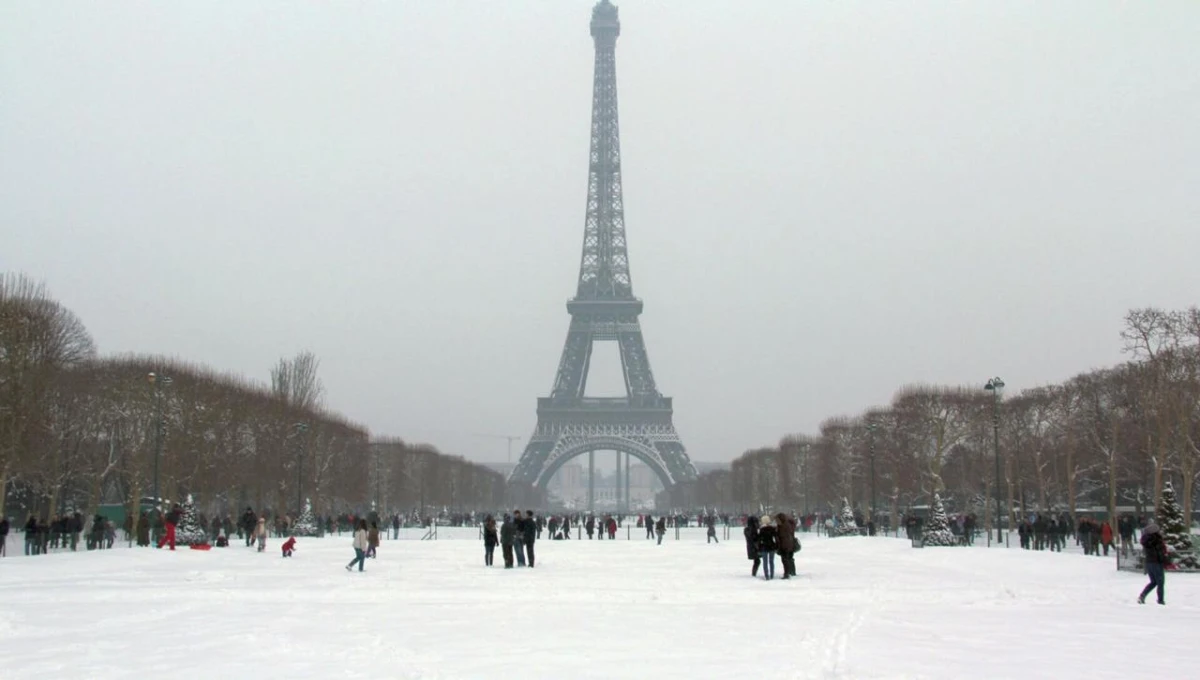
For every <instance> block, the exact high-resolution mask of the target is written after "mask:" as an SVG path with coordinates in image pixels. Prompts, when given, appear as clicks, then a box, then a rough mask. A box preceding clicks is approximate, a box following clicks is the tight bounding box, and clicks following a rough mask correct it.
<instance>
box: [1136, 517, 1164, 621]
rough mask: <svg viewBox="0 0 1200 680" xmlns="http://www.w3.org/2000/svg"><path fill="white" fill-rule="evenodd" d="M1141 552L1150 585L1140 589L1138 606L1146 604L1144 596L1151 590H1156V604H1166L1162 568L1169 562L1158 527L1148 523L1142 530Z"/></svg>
mask: <svg viewBox="0 0 1200 680" xmlns="http://www.w3.org/2000/svg"><path fill="white" fill-rule="evenodd" d="M1142 551H1143V552H1144V553H1145V555H1146V575H1147V576H1149V577H1150V583H1147V584H1146V587H1145V588H1143V589H1142V594H1141V595H1139V596H1138V604H1146V596H1147V595H1149V594H1150V591H1151V590H1157V591H1158V593H1157V595H1158V603H1159V604H1166V602H1165V601H1164V598H1163V590H1164V589H1165V588H1166V576H1165V574H1164V573H1163V568H1164V567H1165V566H1166V565H1167V562H1168V561H1169V559H1168V557H1167V544H1166V543H1165V542H1164V541H1163V536H1162V531H1160V530H1159V528H1158V525H1157V524H1155V523H1154V522H1150V523H1149V524H1147V525H1146V528H1145V529H1142Z"/></svg>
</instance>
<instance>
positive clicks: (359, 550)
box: [346, 519, 367, 571]
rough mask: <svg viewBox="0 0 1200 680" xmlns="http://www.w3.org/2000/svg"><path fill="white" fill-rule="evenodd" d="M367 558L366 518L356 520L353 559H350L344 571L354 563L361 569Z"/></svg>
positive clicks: (351, 567) (350, 568) (349, 568)
mask: <svg viewBox="0 0 1200 680" xmlns="http://www.w3.org/2000/svg"><path fill="white" fill-rule="evenodd" d="M366 558H367V520H365V519H360V520H358V526H357V527H355V529H354V559H352V560H350V564H347V565H346V571H350V570H352V569H353V568H354V563H355V562H357V563H358V570H359V571H362V570H363V564H364V563H365V562H366Z"/></svg>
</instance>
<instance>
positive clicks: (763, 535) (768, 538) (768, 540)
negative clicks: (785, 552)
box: [758, 515, 779, 581]
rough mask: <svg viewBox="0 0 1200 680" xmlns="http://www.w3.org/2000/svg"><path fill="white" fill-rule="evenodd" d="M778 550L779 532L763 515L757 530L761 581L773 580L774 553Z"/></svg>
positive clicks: (769, 518) (767, 517) (766, 516)
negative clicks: (761, 571)
mask: <svg viewBox="0 0 1200 680" xmlns="http://www.w3.org/2000/svg"><path fill="white" fill-rule="evenodd" d="M776 550H779V532H778V531H777V530H776V529H775V527H774V525H773V524H772V522H771V516H770V515H763V517H762V526H761V527H759V529H758V552H760V553H761V554H762V556H761V559H762V568H763V579H764V580H767V581H770V580H771V579H773V578H775V551H776Z"/></svg>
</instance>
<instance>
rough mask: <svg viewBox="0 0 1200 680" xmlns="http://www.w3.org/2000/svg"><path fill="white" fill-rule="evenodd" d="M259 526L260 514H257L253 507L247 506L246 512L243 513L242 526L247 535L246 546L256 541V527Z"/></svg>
mask: <svg viewBox="0 0 1200 680" xmlns="http://www.w3.org/2000/svg"><path fill="white" fill-rule="evenodd" d="M257 526H258V515H255V514H254V510H252V509H251V508H246V512H245V513H243V514H242V524H241V528H242V531H244V532H245V535H246V547H247V548H249V547H250V544H251V543H252V542H253V541H254V529H255V527H257Z"/></svg>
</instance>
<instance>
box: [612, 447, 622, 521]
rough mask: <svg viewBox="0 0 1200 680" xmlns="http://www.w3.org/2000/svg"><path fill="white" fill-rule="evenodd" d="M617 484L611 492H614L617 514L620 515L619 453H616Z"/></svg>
mask: <svg viewBox="0 0 1200 680" xmlns="http://www.w3.org/2000/svg"><path fill="white" fill-rule="evenodd" d="M616 481H617V484H616V488H615V489H613V491H615V492H616V495H615V497H616V506H617V514H620V513H621V452H620V451H617V479H616Z"/></svg>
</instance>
